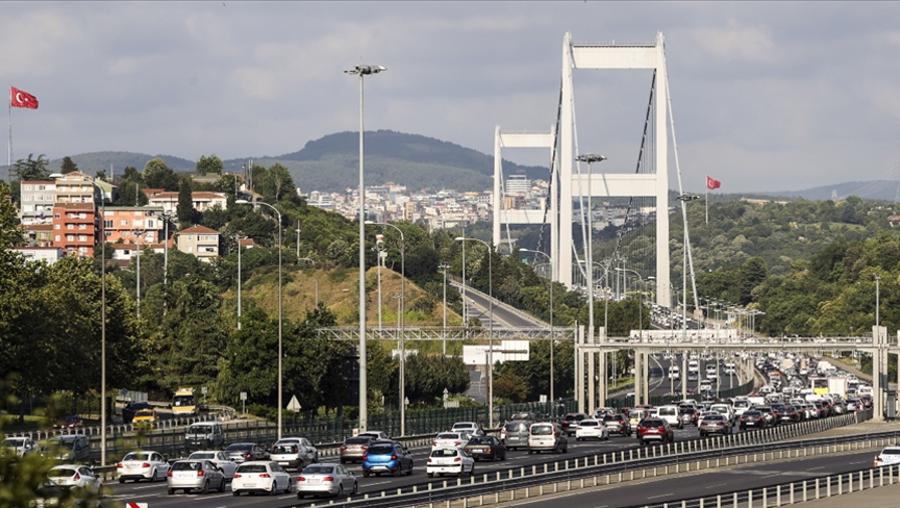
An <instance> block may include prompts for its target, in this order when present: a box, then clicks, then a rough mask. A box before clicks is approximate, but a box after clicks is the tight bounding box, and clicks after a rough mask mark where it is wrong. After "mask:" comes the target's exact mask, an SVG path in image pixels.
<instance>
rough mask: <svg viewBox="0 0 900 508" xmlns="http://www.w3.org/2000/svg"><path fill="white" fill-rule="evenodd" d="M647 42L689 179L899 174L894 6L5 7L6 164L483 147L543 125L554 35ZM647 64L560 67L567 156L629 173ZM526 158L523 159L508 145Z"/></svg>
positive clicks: (815, 180)
mask: <svg viewBox="0 0 900 508" xmlns="http://www.w3.org/2000/svg"><path fill="white" fill-rule="evenodd" d="M566 31H569V32H572V34H573V38H574V40H575V42H608V41H616V42H641V41H652V40H653V38H654V37H655V34H656V32H657V31H661V32H663V33H664V34H665V37H666V41H667V43H666V47H667V55H668V60H669V73H670V82H671V88H672V90H671V93H672V100H673V107H674V112H675V122H676V129H677V136H678V143H679V148H680V158H681V164H682V167H683V170H684V172H685V177H686V179H687V182H688V184H689V187H692V188H695V189H698V188H701V185H702V182H703V175H705V174H710V175H714V176H716V177H718V178H719V179H720V180H722V181H723V182H724V184H725V185H724V187H723V190H731V191H750V190H781V189H798V188H804V187H810V186H816V185H822V184H827V183H835V182H841V181H847V180H862V179H879V178H884V179H895V180H896V179H897V178H900V169H898V167H900V59H898V57H897V55H898V54H900V4H898V3H823V4H819V3H796V4H786V3H747V4H737V3H721V4H715V3H710V2H697V3H686V4H680V3H670V2H665V3H645V4H639V3H627V4H625V3H621V4H620V3H592V2H571V3H536V2H529V3H512V2H504V3H496V4H486V3H475V2H459V3H432V2H428V3H425V2H423V3H411V2H402V3H378V2H365V3H328V4H326V3H321V4H317V3H282V2H277V3H261V2H246V3H242V2H233V1H226V2H221V1H216V2H199V3H174V2H158V3H155V2H154V3H136V2H123V3H106V2H102V3H89V2H76V3H65V4H63V3H39V2H28V3H21V4H18V5H10V4H7V5H6V8H5V9H4V16H3V17H2V18H0V46H2V50H0V69H2V70H3V74H5V75H6V80H7V81H8V83H9V84H11V85H15V86H18V87H20V88H23V89H25V90H27V91H29V92H32V93H34V94H35V95H37V96H38V97H39V99H40V101H41V107H40V109H39V110H38V111H27V110H15V111H13V123H14V144H15V153H16V155H17V156H19V155H22V154H27V153H29V152H34V153H45V154H47V155H48V156H51V157H60V156H62V155H66V154H75V153H80V152H88V151H98V150H128V151H140V152H148V153H168V154H173V155H178V156H182V157H186V158H191V159H193V158H196V157H198V156H199V155H200V154H204V153H216V154H218V155H220V156H221V157H223V158H230V157H239V156H249V155H255V156H260V155H277V154H282V153H286V152H290V151H294V150H297V149H299V148H301V147H302V146H303V145H304V144H305V143H306V142H307V141H309V140H311V139H315V138H318V137H321V136H322V135H324V134H328V133H331V132H334V131H339V130H352V129H355V128H356V125H357V95H356V94H357V89H356V82H355V81H353V80H352V79H351V78H349V77H347V76H345V75H344V74H343V73H342V72H341V71H342V70H343V69H345V68H347V67H351V66H352V65H354V64H356V63H358V62H371V63H379V64H383V65H386V66H387V67H389V71H388V72H387V73H385V74H383V75H379V76H377V77H375V78H373V79H371V80H369V81H367V119H368V120H367V128H372V129H378V128H384V129H394V130H398V131H403V132H411V133H419V134H424V135H428V136H434V137H437V138H441V139H444V140H448V141H452V142H455V143H459V144H461V145H464V146H469V147H472V148H476V149H478V150H481V151H484V152H489V151H490V150H491V149H492V146H493V129H494V126H495V125H500V126H501V127H502V128H504V129H507V130H537V129H547V128H549V126H550V124H551V123H552V122H554V120H555V115H556V106H557V97H558V93H559V79H560V77H559V74H560V65H561V64H560V54H561V43H562V37H563V34H564V33H565V32H566ZM649 84H650V75H649V73H646V74H643V73H640V72H628V71H621V72H604V73H600V72H596V71H579V72H577V74H576V76H575V87H576V92H575V96H576V99H575V100H576V114H577V122H578V134H579V146H580V147H581V150H582V151H583V152H588V151H594V152H601V153H605V154H607V155H608V156H609V157H610V161H609V162H608V164H609V166H608V167H609V168H610V169H615V170H622V171H627V170H629V168H632V167H633V166H634V160H635V157H636V153H637V147H638V143H639V141H640V132H641V127H642V124H643V112H644V108H645V106H646V101H647V94H648V90H649ZM509 155H510V156H511V158H513V159H514V160H520V161H522V162H529V163H530V162H543V161H544V159H545V158H546V157H545V156H544V155H543V154H540V153H537V154H536V153H527V152H525V153H522V154H515V153H510V154H509Z"/></svg>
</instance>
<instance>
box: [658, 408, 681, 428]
mask: <svg viewBox="0 0 900 508" xmlns="http://www.w3.org/2000/svg"><path fill="white" fill-rule="evenodd" d="M656 417H658V418H662V419H663V420H665V421H666V423H668V424H669V425H671V426H673V427H678V428H679V429H680V428H682V427H684V424H683V423H682V422H681V419H679V418H678V406H675V405H668V406H659V408H657V413H656Z"/></svg>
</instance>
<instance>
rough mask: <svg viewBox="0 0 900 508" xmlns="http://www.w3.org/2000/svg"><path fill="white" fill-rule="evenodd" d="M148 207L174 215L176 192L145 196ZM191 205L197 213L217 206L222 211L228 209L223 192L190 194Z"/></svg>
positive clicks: (176, 205)
mask: <svg viewBox="0 0 900 508" xmlns="http://www.w3.org/2000/svg"><path fill="white" fill-rule="evenodd" d="M147 200H148V203H147V204H149V205H150V206H157V207H162V209H163V210H164V211H166V212H168V213H171V214H175V213H176V212H177V208H178V193H177V192H169V191H163V192H156V193H154V194H153V195H152V196H151V195H150V194H148V195H147ZM191 205H192V206H193V207H194V210H197V211H198V212H205V211H207V210H210V209H212V208H213V207H216V206H218V207H219V208H221V209H222V210H225V209H226V208H228V199H227V198H226V196H225V193H224V192H210V191H196V192H192V193H191Z"/></svg>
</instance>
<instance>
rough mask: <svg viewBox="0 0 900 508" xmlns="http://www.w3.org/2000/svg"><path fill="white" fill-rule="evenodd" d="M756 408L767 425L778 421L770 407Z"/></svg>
mask: <svg viewBox="0 0 900 508" xmlns="http://www.w3.org/2000/svg"><path fill="white" fill-rule="evenodd" d="M756 409H757V411H759V412H760V413H762V414H763V417H765V419H766V425H767V426H772V425H776V424H777V423H778V418H777V417H776V416H775V411H773V410H772V408H771V407H769V406H759V407H757V408H756Z"/></svg>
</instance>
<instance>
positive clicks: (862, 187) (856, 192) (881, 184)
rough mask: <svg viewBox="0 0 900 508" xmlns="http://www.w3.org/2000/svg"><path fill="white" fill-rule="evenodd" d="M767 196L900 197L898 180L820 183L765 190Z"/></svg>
mask: <svg viewBox="0 0 900 508" xmlns="http://www.w3.org/2000/svg"><path fill="white" fill-rule="evenodd" d="M764 195H768V196H784V197H788V198H802V199H809V200H812V201H818V200H825V199H832V198H835V197H836V198H837V199H846V198H848V197H850V196H857V197H860V198H862V199H870V200H877V201H897V200H898V198H900V181H896V180H869V181H865V182H842V183H836V184H833V185H822V186H819V187H812V188H809V189H803V190H798V191H778V192H767V193H764Z"/></svg>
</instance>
